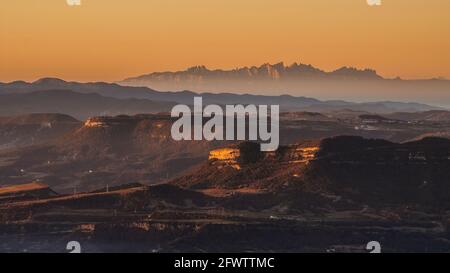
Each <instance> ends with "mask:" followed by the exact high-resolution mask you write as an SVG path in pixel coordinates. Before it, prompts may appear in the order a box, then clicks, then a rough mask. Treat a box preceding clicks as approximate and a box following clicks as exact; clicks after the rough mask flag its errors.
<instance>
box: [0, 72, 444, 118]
mask: <svg viewBox="0 0 450 273" xmlns="http://www.w3.org/2000/svg"><path fill="white" fill-rule="evenodd" d="M195 96H202V98H203V103H204V104H212V103H214V104H220V105H224V104H257V105H260V104H278V105H280V108H281V111H314V112H329V111H335V110H342V109H347V110H353V111H365V112H371V113H393V112H419V111H430V110H440V109H441V108H440V107H435V106H430V105H426V104H422V103H405V102H393V101H378V102H366V103H355V102H348V101H343V100H332V101H331V100H327V101H323V100H318V99H314V98H310V97H303V96H292V95H272V96H265V95H251V94H233V93H201V94H199V93H196V92H192V91H181V92H160V91H155V90H153V89H150V88H147V87H130V86H121V85H119V84H115V83H105V82H97V83H78V82H66V81H64V80H61V79H55V78H43V79H40V80H37V81H35V82H32V83H28V82H23V81H15V82H11V83H0V106H1V107H0V115H3V116H7V115H19V114H27V113H61V114H68V115H71V116H74V117H75V118H78V119H86V118H87V117H90V116H99V115H119V114H128V115H133V114H138V113H157V112H167V111H170V110H171V108H172V106H173V105H174V104H177V103H183V104H188V105H191V104H192V103H193V99H194V97H195Z"/></svg>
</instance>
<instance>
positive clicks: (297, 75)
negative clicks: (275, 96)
mask: <svg viewBox="0 0 450 273" xmlns="http://www.w3.org/2000/svg"><path fill="white" fill-rule="evenodd" d="M193 77H194V78H193ZM195 77H201V78H195ZM322 77H326V78H336V79H337V78H345V79H348V78H352V79H374V80H377V79H382V77H381V76H379V75H378V74H377V72H376V71H375V70H372V69H362V70H361V69H357V68H354V67H342V68H339V69H337V70H334V71H331V72H325V71H324V70H321V69H319V68H316V67H314V66H312V65H310V64H302V63H293V64H291V65H285V64H284V63H283V62H280V63H276V64H269V63H265V64H263V65H261V66H251V67H241V68H235V69H231V70H222V69H208V68H207V67H206V66H204V65H199V66H193V67H190V68H187V69H186V70H184V71H177V72H156V73H151V74H147V75H143V76H139V77H135V78H129V79H126V80H124V81H123V82H124V83H132V82H133V81H134V80H151V79H154V80H162V79H166V80H168V79H171V78H173V79H177V80H182V79H183V78H185V79H190V80H203V81H204V80H209V79H222V80H226V79H228V80H231V79H233V80H251V79H266V80H282V79H303V80H308V79H316V78H322Z"/></svg>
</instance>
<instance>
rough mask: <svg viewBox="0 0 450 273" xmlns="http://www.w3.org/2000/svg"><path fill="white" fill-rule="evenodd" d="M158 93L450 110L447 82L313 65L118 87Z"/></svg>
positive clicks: (195, 73) (145, 80)
mask: <svg viewBox="0 0 450 273" xmlns="http://www.w3.org/2000/svg"><path fill="white" fill-rule="evenodd" d="M118 83H119V84H121V85H128V86H146V87H149V88H154V89H157V90H161V91H182V90H191V91H196V92H214V93H216V92H233V93H256V94H264V95H269V94H270V95H281V94H290V95H296V96H298V95H302V96H309V97H314V98H319V99H340V100H350V101H368V100H370V101H374V100H396V101H416V102H422V103H430V104H435V105H441V106H450V81H448V80H445V79H426V80H402V79H400V78H395V79H386V78H383V77H381V76H380V75H378V74H377V72H376V71H375V70H373V69H362V70H361V69H357V68H353V67H342V68H339V69H337V70H334V71H331V72H326V71H324V70H321V69H318V68H316V67H314V66H312V65H306V64H298V63H294V64H292V65H289V66H285V65H284V64H283V63H278V64H274V65H271V64H263V65H261V66H259V67H256V66H253V67H243V68H236V69H232V70H222V69H215V70H210V69H208V68H206V67H205V66H194V67H191V68H188V69H187V70H184V71H177V72H155V73H150V74H146V75H142V76H137V77H132V78H127V79H125V80H123V81H120V82H118Z"/></svg>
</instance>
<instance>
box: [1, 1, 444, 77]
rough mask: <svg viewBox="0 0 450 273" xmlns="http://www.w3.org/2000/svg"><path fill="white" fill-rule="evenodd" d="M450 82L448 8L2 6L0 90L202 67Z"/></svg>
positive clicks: (391, 4)
mask: <svg viewBox="0 0 450 273" xmlns="http://www.w3.org/2000/svg"><path fill="white" fill-rule="evenodd" d="M278 61H284V62H286V63H291V62H294V61H297V62H303V63H311V64H313V65H314V66H317V67H320V68H323V69H325V70H332V69H335V68H337V67H339V66H343V65H349V66H356V67H360V68H364V67H371V68H374V69H376V70H378V71H379V73H380V74H381V75H383V76H387V77H393V76H397V75H399V76H401V77H403V78H427V77H435V76H444V77H447V78H450V1H448V0H383V5H382V6H379V7H370V6H368V5H367V3H366V0H82V5H81V6H77V7H70V6H68V5H67V4H66V0H45V1H43V0H2V3H1V7H0V81H12V80H18V79H21V80H28V81H29V80H35V79H37V78H40V77H44V76H53V77H60V78H64V79H66V80H78V81H99V80H103V81H115V80H120V79H123V78H125V77H128V76H134V75H139V74H144V73H149V72H153V71H164V70H181V69H185V68H187V67H189V66H192V65H199V64H204V65H206V66H208V67H210V68H234V67H237V66H249V65H260V64H262V63H265V62H271V63H274V62H278Z"/></svg>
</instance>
